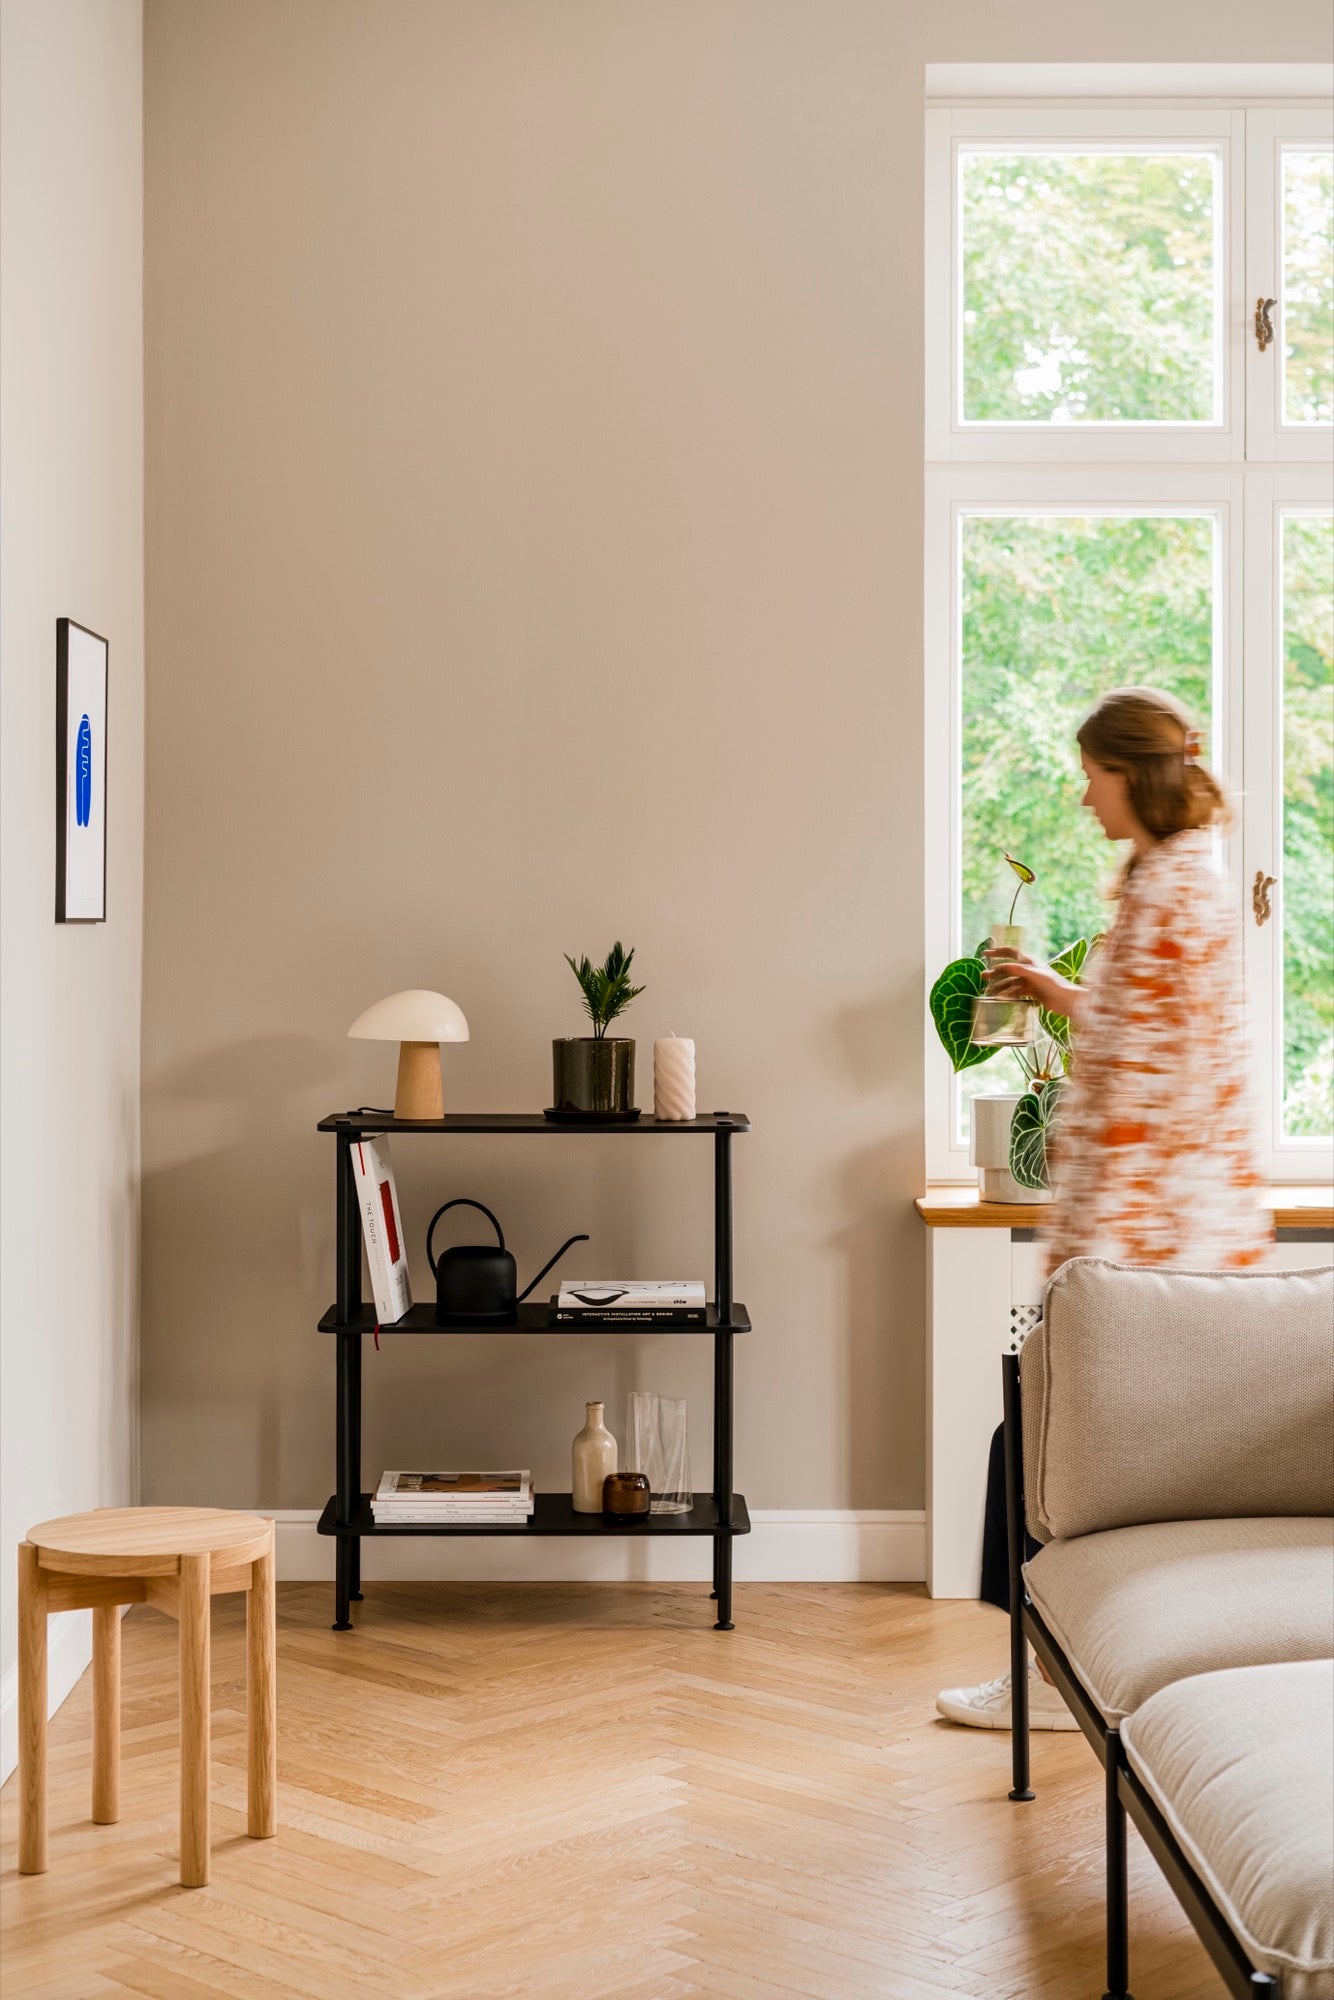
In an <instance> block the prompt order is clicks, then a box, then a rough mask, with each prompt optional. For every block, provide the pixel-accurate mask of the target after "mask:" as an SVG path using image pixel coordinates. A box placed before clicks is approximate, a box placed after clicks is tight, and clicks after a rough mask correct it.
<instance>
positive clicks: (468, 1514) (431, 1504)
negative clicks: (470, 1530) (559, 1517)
mask: <svg viewBox="0 0 1334 2000" xmlns="http://www.w3.org/2000/svg"><path fill="white" fill-rule="evenodd" d="M532 1512H533V1480H532V1474H531V1473H529V1472H386V1473H384V1474H382V1476H381V1479H380V1483H379V1485H378V1486H377V1488H376V1490H375V1493H374V1495H373V1497H372V1499H371V1513H372V1516H373V1517H374V1519H375V1520H376V1521H377V1522H378V1523H379V1524H380V1525H381V1526H385V1525H386V1524H392V1523H394V1522H398V1523H400V1524H407V1525H410V1526H419V1527H420V1526H425V1525H427V1524H428V1523H431V1522H434V1523H435V1524H436V1525H437V1526H438V1527H463V1526H466V1525H467V1524H468V1523H470V1522H471V1523H472V1524H473V1525H474V1526H479V1527H522V1526H523V1525H524V1523H525V1522H526V1521H527V1520H529V1519H530V1518H531V1516H532Z"/></svg>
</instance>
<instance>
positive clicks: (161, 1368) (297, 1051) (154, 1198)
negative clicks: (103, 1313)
mask: <svg viewBox="0 0 1334 2000" xmlns="http://www.w3.org/2000/svg"><path fill="white" fill-rule="evenodd" d="M337 1077H338V1071H337V1068H336V1065H335V1063H334V1062H333V1061H331V1052H330V1048H329V1045H328V1043H327V1042H324V1041H317V1040H316V1039H314V1038H313V1037H309V1036H301V1035H292V1034H282V1035H271V1036H252V1037H249V1038H246V1039H244V1040H242V1041H238V1042H231V1043H227V1044H224V1045H222V1046H220V1047H217V1048H213V1049H208V1050H205V1051H202V1052H201V1053H200V1054H199V1055H197V1056H195V1057H193V1058H191V1059H190V1060H189V1061H187V1062H181V1063H177V1064H174V1065H173V1066H172V1067H171V1068H169V1069H166V1070H161V1071H158V1072H156V1073H153V1074H152V1075H148V1074H146V1075H145V1079H144V1099H145V1106H146V1116H145V1124H146V1127H148V1132H149V1137H150V1139H151V1146H150V1145H146V1146H145V1158H146V1159H149V1158H151V1159H154V1160H158V1161H163V1162H166V1163H167V1164H162V1165H158V1166H154V1167H153V1168H152V1169H151V1170H150V1171H148V1172H146V1173H145V1175H144V1179H143V1189H142V1214H143V1229H144V1240H145V1243H146V1244H148V1245H151V1254H150V1255H148V1256H146V1257H145V1260H144V1274H143V1285H144V1299H143V1328H144V1331H143V1343H142V1363H141V1371H142V1378H143V1385H144V1392H143V1398H142V1423H143V1431H144V1438H145V1451H144V1464H145V1473H146V1490H145V1495H144V1497H145V1498H146V1499H150V1500H161V1499H170V1498H173V1497H180V1495H181V1493H182V1490H183V1485H184V1489H185V1490H188V1491H189V1493H190V1494H191V1496H192V1498H195V1499H197V1500H198V1501H200V1502H201V1503H203V1504H217V1505H253V1504H254V1503H255V1496H256V1495H266V1494H272V1493H276V1492H277V1491H278V1490H279V1481H280V1471H281V1447H282V1440H281V1424H282V1422H283V1413H284V1412H288V1413H292V1412H293V1411H294V1409H299V1411H300V1416H299V1417H298V1418H296V1419H295V1420H297V1421H301V1422H308V1423H311V1424H314V1423H319V1422H321V1421H322V1420H323V1419H324V1416H325V1413H324V1411H323V1409H322V1408H317V1409H310V1408H309V1399H308V1398H306V1397H304V1396H303V1397H302V1398H301V1401H300V1403H299V1404H294V1399H293V1397H292V1395H290V1394H288V1393H287V1392H288V1391H289V1390H291V1389H293V1388H294V1387H295V1383H294V1381H293V1379H292V1375H293V1367H294V1355H293V1348H292V1343H291V1342H290V1341H288V1340H286V1339H285V1338H281V1337H280V1335H281V1334H283V1333H284V1332H285V1330H287V1329H290V1328H291V1327H293V1326H297V1325H304V1326H309V1325H310V1324H311V1323H312V1321H313V1319H315V1318H317V1317H318V1315H319V1313H321V1312H322V1311H323V1310H324V1307H325V1305H327V1304H328V1299H327V1298H322V1297H321V1296H320V1295H321V1293H322V1292H327V1291H328V1289H329V1283H330V1279H329V1273H330V1272H331V1271H332V1269H333V1199H332V1196H333V1188H332V1174H331V1175H330V1186H329V1190H328V1198H327V1199H326V1200H324V1201H323V1202H321V1201H319V1200H318V1199H317V1198H316V1197H315V1195H314V1193H313V1191H311V1190H309V1188H308V1185H307V1184H308V1183H309V1182H310V1180H311V1166H312V1148H311V1143H310V1127H311V1126H312V1125H313V1124H314V1122H315V1119H316V1118H317V1117H318V1116H320V1115H322V1114H323V1112H324V1111H325V1110H327V1108H328V1102H329V1101H331V1098H332V1095H333V1093H334V1092H335V1090H336V1088H337ZM314 1105H318V1106H319V1110H318V1111H315V1112H312V1111H311V1109H310V1107H311V1106H314ZM275 1189H284V1190H287V1191H289V1192H288V1193H287V1196H286V1198H285V1199H283V1200H282V1201H278V1202H275V1201H274V1200H273V1198H272V1195H273V1191H274V1190H275ZM317 1301H318V1303H317ZM201 1421H202V1422H204V1423H206V1424H207V1426H208V1432H209V1438H208V1446H207V1458H208V1463H209V1465H210V1467H212V1468H213V1470H214V1478H213V1481H212V1482H211V1483H212V1484H215V1485H216V1486H217V1491H216V1492H208V1493H207V1494H205V1493H203V1492H201V1491H200V1490H199V1483H198V1480H197V1479H195V1480H194V1481H191V1480H190V1479H189V1476H188V1475H189V1471H190V1465H189V1461H190V1457H191V1451H192V1446H191V1440H192V1438H193V1439H195V1440H198V1436H199V1426H200V1423H201ZM220 1470H222V1471H225V1479H224V1478H219V1477H218V1476H217V1475H218V1473H219V1471H220ZM224 1486H225V1490H224Z"/></svg>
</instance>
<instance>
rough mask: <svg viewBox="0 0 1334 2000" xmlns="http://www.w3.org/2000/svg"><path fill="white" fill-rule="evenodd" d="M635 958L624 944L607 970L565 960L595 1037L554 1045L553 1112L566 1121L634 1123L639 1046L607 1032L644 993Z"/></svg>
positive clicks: (565, 1038)
mask: <svg viewBox="0 0 1334 2000" xmlns="http://www.w3.org/2000/svg"><path fill="white" fill-rule="evenodd" d="M634 955H635V954H634V951H633V950H630V951H626V949H625V947H624V946H623V945H622V944H621V942H620V940H619V939H618V940H617V942H616V943H615V944H614V945H613V946H612V948H611V950H610V951H609V952H608V953H607V956H606V959H605V960H604V962H603V963H602V964H601V965H594V964H593V963H592V962H591V960H589V959H588V958H581V959H579V960H577V961H576V960H575V959H573V958H571V957H570V955H569V953H568V952H567V953H566V955H565V963H566V964H567V965H568V966H569V968H570V970H571V972H572V973H573V974H574V976H575V978H576V979H577V980H578V982H579V990H580V992H581V993H582V994H583V998H584V1007H585V1010H586V1011H587V1014H588V1018H589V1020H590V1021H591V1022H592V1024H593V1032H592V1034H591V1035H563V1036H560V1037H559V1038H558V1039H556V1040H555V1041H553V1042H552V1044H551V1060H552V1080H553V1088H554V1090H555V1101H554V1104H553V1107H552V1108H553V1110H555V1111H557V1112H558V1113H560V1114H562V1115H563V1116H565V1117H585V1118H628V1117H630V1116H631V1115H632V1114H633V1112H634V1107H633V1105H632V1103H631V1099H632V1098H633V1096H634V1089H635V1045H634V1043H633V1042H632V1041H628V1040H625V1039H622V1038H621V1037H618V1036H613V1035H608V1033H607V1029H608V1028H609V1027H610V1026H611V1023H612V1022H613V1021H614V1020H616V1019H617V1018H618V1016H620V1015H621V1014H623V1013H624V1012H625V1010H626V1008H627V1007H628V1006H629V1005H630V1002H631V1001H632V1000H634V999H635V998H636V997H637V996H638V995H639V994H641V993H642V992H643V991H644V989H643V987H642V986H632V985H631V984H630V967H631V964H632V963H633V961H634Z"/></svg>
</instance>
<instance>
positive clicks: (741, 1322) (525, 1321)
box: [319, 1301, 750, 1339]
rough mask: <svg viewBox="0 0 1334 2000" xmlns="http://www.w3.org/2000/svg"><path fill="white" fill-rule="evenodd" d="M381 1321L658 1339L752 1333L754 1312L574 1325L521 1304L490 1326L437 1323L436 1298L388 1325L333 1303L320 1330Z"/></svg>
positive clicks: (439, 1330) (412, 1328)
mask: <svg viewBox="0 0 1334 2000" xmlns="http://www.w3.org/2000/svg"><path fill="white" fill-rule="evenodd" d="M377 1325H378V1326H379V1327H380V1332H381V1333H382V1334H390V1333H433V1334H438V1335H448V1334H451V1333H495V1334H516V1333H519V1334H533V1333H566V1334H574V1335H575V1336H576V1337H577V1336H578V1335H580V1334H584V1333H615V1334H621V1335H622V1336H628V1335H630V1334H637V1333H646V1334H651V1335H652V1336H653V1337H654V1339H657V1338H658V1337H659V1336H660V1335H661V1334H664V1333H672V1334H677V1333H694V1334H700V1333H749V1332H750V1314H749V1313H748V1312H747V1311H746V1308H745V1307H744V1306H743V1305H737V1304H733V1307H732V1311H731V1316H730V1317H729V1318H727V1319H719V1317H718V1308H717V1307H716V1306H715V1305H712V1304H710V1305H709V1307H708V1308H707V1312H706V1316H705V1320H704V1324H703V1325H702V1326H671V1325H664V1324H659V1323H656V1322H651V1321H647V1320H631V1321H625V1320H609V1319H588V1320H581V1321H580V1322H579V1323H578V1324H577V1325H571V1324H570V1322H569V1321H568V1320H562V1321H560V1322H559V1323H557V1322H556V1321H555V1320H553V1319H552V1316H551V1308H550V1306H549V1305H546V1304H542V1305H525V1306H520V1307H519V1311H518V1318H517V1320H516V1321H515V1322H514V1324H513V1325H511V1326H496V1325H494V1324H492V1325H490V1326H437V1325H436V1323H435V1306H434V1304H433V1303H432V1302H430V1301H427V1302H425V1303H423V1304H421V1305H415V1306H409V1308H408V1310H407V1312H405V1313H404V1315H403V1317H402V1319H396V1320H393V1321H391V1322H390V1323H389V1324H388V1325H384V1324H381V1322H380V1321H378V1320H377V1319H376V1316H375V1308H374V1306H363V1307H362V1308H361V1311H360V1312H359V1313H357V1314H356V1316H355V1317H354V1318H353V1319H350V1320H346V1321H344V1320H340V1319H339V1317H338V1308H337V1306H330V1308H329V1310H328V1312H327V1313H325V1315H324V1318H323V1319H322V1320H321V1321H320V1328H319V1330H320V1332H321V1333H374V1331H375V1329H376V1327H377Z"/></svg>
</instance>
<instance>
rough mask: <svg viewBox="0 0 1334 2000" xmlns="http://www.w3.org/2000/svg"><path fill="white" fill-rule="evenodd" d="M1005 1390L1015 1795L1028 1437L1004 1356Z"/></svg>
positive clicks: (1018, 1786)
mask: <svg viewBox="0 0 1334 2000" xmlns="http://www.w3.org/2000/svg"><path fill="white" fill-rule="evenodd" d="M1001 1369H1002V1379H1003V1386H1004V1391H1005V1517H1006V1518H1005V1525H1006V1536H1007V1540H1008V1543H1009V1551H1010V1770H1011V1776H1012V1778H1013V1785H1012V1788H1011V1791H1010V1797H1011V1798H1012V1799H1013V1800H1014V1801H1015V1803H1016V1804H1023V1803H1025V1802H1026V1801H1027V1800H1029V1799H1031V1798H1032V1796H1033V1793H1032V1791H1031V1789H1030V1787H1029V1783H1028V1641H1027V1640H1026V1639H1025V1637H1024V1499H1023V1465H1024V1460H1023V1449H1024V1447H1023V1439H1022V1436H1021V1434H1020V1429H1019V1425H1020V1407H1019V1363H1018V1358H1017V1356H1015V1355H1013V1354H1006V1355H1003V1356H1002V1357H1001Z"/></svg>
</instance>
